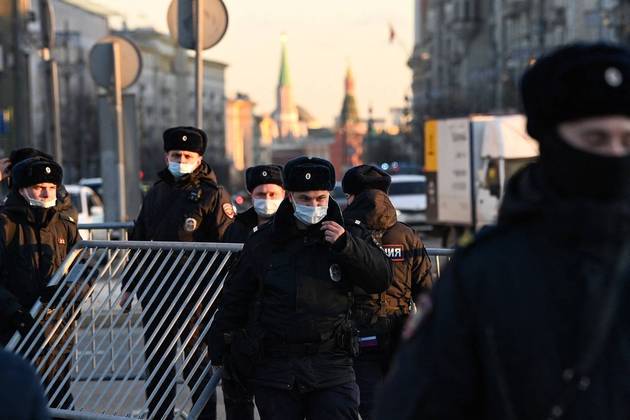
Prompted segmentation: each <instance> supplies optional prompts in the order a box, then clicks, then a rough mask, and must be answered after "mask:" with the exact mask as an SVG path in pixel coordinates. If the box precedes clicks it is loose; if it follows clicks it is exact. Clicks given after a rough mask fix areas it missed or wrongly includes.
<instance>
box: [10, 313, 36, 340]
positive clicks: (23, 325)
mask: <svg viewBox="0 0 630 420" xmlns="http://www.w3.org/2000/svg"><path fill="white" fill-rule="evenodd" d="M33 325H35V320H34V319H33V317H32V316H31V314H30V313H28V312H26V311H24V310H23V309H18V310H17V312H16V313H15V315H14V316H13V326H14V327H15V329H16V330H18V331H19V332H20V334H21V335H22V337H25V336H26V334H28V332H29V331H30V330H31V328H33Z"/></svg>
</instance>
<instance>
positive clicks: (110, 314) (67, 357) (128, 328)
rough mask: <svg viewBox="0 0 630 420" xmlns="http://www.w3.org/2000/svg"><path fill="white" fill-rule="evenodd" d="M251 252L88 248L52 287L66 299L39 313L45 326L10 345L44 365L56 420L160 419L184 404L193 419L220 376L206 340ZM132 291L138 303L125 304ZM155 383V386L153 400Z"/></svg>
mask: <svg viewBox="0 0 630 420" xmlns="http://www.w3.org/2000/svg"><path fill="white" fill-rule="evenodd" d="M241 248H242V245H241V244H213V243H174V242H127V241H93V242H90V241H81V242H79V243H78V244H77V246H76V247H75V248H73V250H72V252H71V253H70V255H69V256H68V257H67V259H66V260H65V261H64V263H63V265H62V267H61V268H60V269H59V270H58V271H57V273H56V274H55V275H54V276H53V278H52V279H51V281H50V283H49V284H50V285H57V286H58V287H57V289H56V293H55V294H54V295H53V296H52V297H51V298H50V300H49V301H48V302H47V303H41V302H38V303H37V304H36V305H35V306H34V307H33V308H32V310H31V315H32V316H33V318H34V319H35V320H36V322H35V326H34V327H33V328H32V329H31V330H30V331H29V332H28V334H27V335H26V337H20V335H19V334H18V333H16V334H15V336H14V337H13V338H12V340H11V342H10V343H9V345H8V346H7V348H8V349H9V350H13V351H14V352H16V353H19V354H21V355H23V356H24V357H25V358H27V359H28V360H30V361H31V362H32V363H33V364H34V365H35V367H36V368H37V370H38V371H39V373H40V376H41V377H42V381H43V383H44V388H45V391H46V393H47V396H48V400H49V404H50V408H51V413H53V415H54V416H55V417H62V418H77V414H80V417H81V418H99V419H105V418H115V417H131V418H134V417H145V416H146V415H147V414H148V412H149V407H150V406H151V405H153V406H160V405H162V404H168V407H167V409H166V410H164V414H163V415H161V416H156V415H155V414H149V416H150V417H151V418H165V417H166V416H167V414H168V412H171V410H173V409H174V408H175V405H177V407H176V408H177V410H178V411H179V413H180V415H181V414H185V413H186V411H187V410H190V409H191V408H192V406H193V394H202V391H203V390H204V388H205V387H206V384H205V383H204V382H207V381H208V379H209V378H210V373H211V367H210V364H209V361H208V358H207V351H206V348H205V342H204V339H205V337H206V335H207V333H208V330H209V327H210V324H211V320H212V317H213V315H214V312H215V310H216V307H217V304H216V303H217V296H218V295H219V293H220V291H221V288H222V286H223V280H224V279H225V276H226V275H227V271H228V268H229V261H230V258H231V255H232V254H233V253H234V252H238V251H239V250H240V249H241ZM132 288H133V289H132ZM127 292H129V293H132V296H135V297H133V298H129V299H127V300H126V301H125V299H124V298H123V296H124V295H125V294H126V293H127ZM143 308H144V309H145V310H144V312H142V309H143ZM147 325H151V326H152V328H150V329H146V326H147ZM145 349H146V351H145ZM145 353H146V354H145ZM149 366H154V368H153V370H151V369H149ZM170 367H173V368H174V369H175V372H176V374H175V375H172V376H171V377H169V375H168V372H169V370H170ZM147 382H151V383H153V384H154V385H155V386H154V388H153V389H151V390H150V391H148V392H147V395H146V396H145V392H144V391H145V387H144V385H146V383H147ZM215 386H216V384H215ZM169 392H173V393H174V394H173V395H174V398H173V400H172V401H169V398H168V397H167V395H168V394H169ZM208 398H209V396H208ZM198 402H199V404H198V405H200V406H203V405H205V402H202V401H198ZM202 404H203V405H202ZM163 407H166V405H164V406H163ZM112 416H113V417H112Z"/></svg>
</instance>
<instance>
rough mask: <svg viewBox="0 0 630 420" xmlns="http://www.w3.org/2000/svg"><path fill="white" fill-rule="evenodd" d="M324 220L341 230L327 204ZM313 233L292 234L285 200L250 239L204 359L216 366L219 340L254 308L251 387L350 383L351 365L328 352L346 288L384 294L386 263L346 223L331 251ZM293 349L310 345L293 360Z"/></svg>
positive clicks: (344, 356) (335, 209) (335, 210)
mask: <svg viewBox="0 0 630 420" xmlns="http://www.w3.org/2000/svg"><path fill="white" fill-rule="evenodd" d="M324 220H332V221H336V222H337V223H339V224H341V225H343V220H342V216H341V211H340V209H339V206H338V205H337V203H335V202H334V200H332V199H330V202H329V207H328V214H327V216H326V217H325V219H324ZM320 228H321V223H318V224H316V225H313V226H310V227H308V228H307V229H305V230H302V229H299V228H298V225H297V221H296V219H295V217H294V216H293V206H292V204H291V202H290V201H289V200H288V199H287V200H284V202H283V203H282V204H281V205H280V208H279V209H278V212H277V213H276V215H275V216H274V219H273V222H271V223H267V224H265V225H263V226H261V227H260V229H259V230H258V231H257V232H255V233H253V234H252V235H251V236H250V238H249V240H248V241H247V242H246V244H245V247H244V249H243V252H242V256H241V258H240V260H239V264H238V265H237V267H236V269H235V271H234V273H233V277H232V279H231V281H230V282H229V283H228V287H227V289H226V290H225V291H224V296H223V299H224V300H223V306H222V307H221V308H220V309H219V312H218V313H217V315H216V317H215V322H214V324H213V328H212V330H211V335H210V336H211V343H210V346H209V347H210V356H211V360H213V361H214V362H215V363H216V362H222V357H223V352H224V349H223V347H224V345H223V334H224V333H226V332H229V331H234V330H236V329H238V328H243V327H245V326H246V325H247V323H248V318H250V314H251V311H250V308H252V307H253V306H255V304H256V302H257V305H258V309H257V310H256V311H255V313H254V315H253V317H254V321H253V322H251V323H250V325H253V326H252V327H251V329H252V330H254V331H256V332H260V333H262V335H264V338H262V347H263V357H262V360H261V361H260V363H258V365H257V366H256V370H255V374H254V377H253V380H254V382H255V383H257V384H261V385H264V386H270V387H276V388H279V389H284V390H287V389H293V388H296V389H298V390H300V391H301V392H305V391H309V390H313V389H321V388H326V387H330V386H334V385H339V384H343V383H347V382H350V381H353V380H354V371H353V369H352V359H351V357H350V355H349V354H348V352H347V351H345V350H342V349H339V348H337V347H336V346H334V335H335V332H336V331H338V330H339V328H340V326H341V324H342V323H344V320H347V319H348V315H349V312H348V311H349V309H350V307H351V304H352V302H351V291H352V288H353V286H355V285H360V286H361V287H362V288H363V289H364V290H366V291H369V292H370V293H378V292H380V291H382V290H384V289H386V288H387V287H388V286H389V284H390V283H391V265H390V262H389V261H388V260H387V258H386V257H385V254H384V253H383V251H382V249H380V248H379V247H377V245H376V244H375V243H374V242H373V241H372V239H371V237H370V236H369V232H368V231H367V230H365V229H363V228H361V227H360V226H357V225H354V224H346V225H345V228H346V234H345V235H343V236H342V237H341V238H339V239H338V240H337V242H336V243H335V244H334V245H332V246H331V245H329V244H327V243H326V242H325V241H324V239H323V233H322V232H321V230H320ZM257 296H259V298H257ZM250 321H251V319H250ZM330 343H332V344H333V345H332V346H331V345H330ZM294 345H295V346H294ZM300 345H304V347H306V346H311V345H312V347H311V350H312V351H311V352H309V353H308V354H307V353H303V352H301V351H296V353H297V354H294V353H293V352H292V350H291V348H296V347H299V346H300ZM300 353H301V354H300Z"/></svg>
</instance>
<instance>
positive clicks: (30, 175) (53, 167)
mask: <svg viewBox="0 0 630 420" xmlns="http://www.w3.org/2000/svg"><path fill="white" fill-rule="evenodd" d="M62 176H63V173H62V170H61V167H60V166H59V165H57V164H56V163H55V162H52V161H50V160H47V159H44V158H31V159H26V160H23V161H21V162H20V163H18V164H16V165H14V166H13V168H12V170H11V178H12V183H11V186H12V189H11V192H10V193H9V195H8V197H7V200H6V202H5V204H4V207H3V208H2V211H0V233H1V235H2V237H1V241H0V340H1V342H2V345H6V344H7V343H8V342H9V341H10V339H11V337H12V336H13V334H14V333H15V332H16V331H19V332H20V334H21V335H22V337H25V336H26V335H27V334H28V332H29V331H30V330H31V328H32V327H33V325H34V322H35V321H34V320H33V318H32V317H31V315H30V313H29V311H30V310H31V307H32V306H33V304H35V302H36V301H37V300H38V299H41V300H42V301H44V302H47V301H48V299H50V298H51V297H52V296H53V294H54V293H55V291H56V287H53V286H51V287H48V286H47V285H48V282H49V280H50V278H51V277H52V275H53V274H54V273H55V271H56V270H57V269H58V268H59V266H60V265H61V263H62V262H63V260H64V259H65V257H66V255H67V253H68V251H69V250H70V249H71V248H72V247H73V246H74V244H75V243H76V242H77V240H78V239H79V234H78V231H77V225H76V223H75V222H74V220H71V219H70V218H69V217H67V216H65V215H63V214H61V213H60V211H59V209H58V207H57V198H56V197H57V187H58V186H59V185H61V182H62ZM51 306H53V305H51ZM52 309H55V308H52ZM56 309H57V311H56V313H63V311H61V308H56ZM47 319H48V315H46V316H45V318H44V321H45V320H47ZM65 325H66V323H65V322H64V320H61V325H60V327H59V328H58V329H56V332H54V333H53V335H54V334H58V332H59V331H62V330H63V329H64V327H65ZM71 329H72V328H70V329H69V330H68V331H67V332H66V333H65V337H63V338H62V339H61V341H60V342H59V344H58V346H59V348H62V347H63V346H65V344H66V340H67V339H69V338H70V337H71V336H72V332H71V331H70V330H71ZM46 335H48V333H46ZM49 338H50V342H55V341H56V340H57V337H55V336H52V337H49ZM36 347H37V346H36ZM71 350H72V346H71V345H68V346H66V347H65V348H64V349H63V354H62V355H61V356H60V357H59V359H58V360H57V362H56V365H55V366H54V367H53V368H52V369H51V373H50V375H49V376H48V379H47V381H50V379H51V378H53V377H55V376H56V375H57V373H59V369H62V367H63V365H64V364H65V367H63V372H62V373H61V374H60V375H59V376H58V378H57V379H56V380H55V381H54V383H53V384H52V386H51V391H50V392H49V395H50V396H52V395H54V394H55V393H56V391H57V390H58V389H61V391H60V392H59V395H57V397H56V398H55V400H54V401H52V404H51V406H52V407H56V408H70V407H71V405H72V398H68V399H66V400H65V401H66V402H65V404H64V405H63V407H59V405H60V403H61V400H62V399H63V398H64V397H65V396H66V394H69V392H70V383H69V379H70V378H69V373H70V370H71V369H70V363H66V362H67V360H68V358H69V357H70V353H71ZM46 353H51V356H50V357H49V358H48V359H47V361H46V363H45V364H44V365H45V368H46V369H48V368H49V366H50V364H51V363H52V362H53V361H54V360H55V358H56V357H57V356H56V355H57V354H58V350H57V349H53V350H51V349H47V351H44V352H43V353H42V356H40V357H45V354H46ZM47 385H49V384H47Z"/></svg>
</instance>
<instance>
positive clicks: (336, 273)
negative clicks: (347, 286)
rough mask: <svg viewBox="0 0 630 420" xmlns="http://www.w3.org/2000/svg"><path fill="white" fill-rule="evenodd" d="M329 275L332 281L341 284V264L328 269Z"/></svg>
mask: <svg viewBox="0 0 630 420" xmlns="http://www.w3.org/2000/svg"><path fill="white" fill-rule="evenodd" d="M328 273H329V274H330V279H331V280H332V281H334V282H335V283H339V282H340V281H341V267H340V266H339V264H332V265H331V266H330V267H329V268H328Z"/></svg>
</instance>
